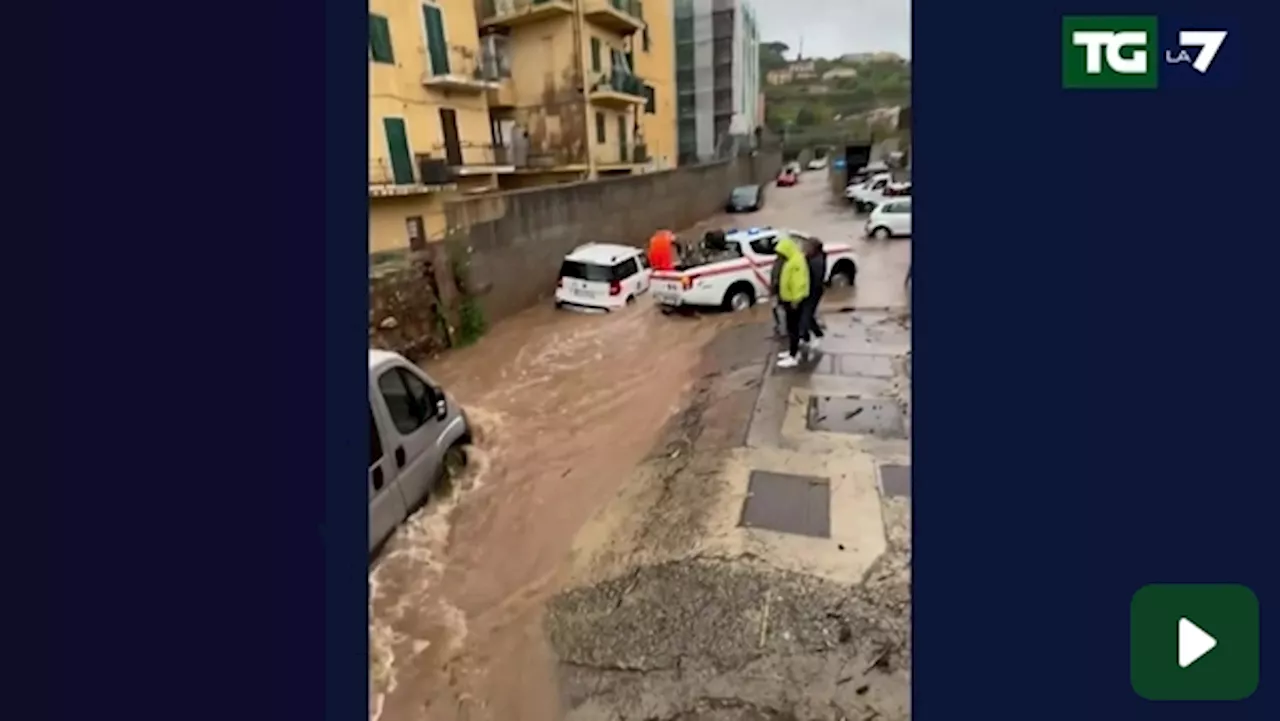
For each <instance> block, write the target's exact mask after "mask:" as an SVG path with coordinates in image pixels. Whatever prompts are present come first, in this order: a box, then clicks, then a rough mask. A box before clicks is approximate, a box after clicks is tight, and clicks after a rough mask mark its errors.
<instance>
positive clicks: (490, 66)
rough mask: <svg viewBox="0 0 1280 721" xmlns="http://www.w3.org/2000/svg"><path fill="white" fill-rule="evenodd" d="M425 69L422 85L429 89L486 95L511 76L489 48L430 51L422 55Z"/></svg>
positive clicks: (458, 46) (457, 47)
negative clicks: (488, 89)
mask: <svg viewBox="0 0 1280 721" xmlns="http://www.w3.org/2000/svg"><path fill="white" fill-rule="evenodd" d="M422 56H423V62H424V67H425V68H426V69H425V71H424V72H423V74H422V84H423V85H425V86H427V87H432V88H440V89H448V90H458V91H469V92H477V93H478V92H483V91H484V90H485V89H486V88H488V87H492V86H493V84H494V83H496V82H498V80H499V79H501V78H502V77H503V72H504V71H505V72H506V76H507V77H510V75H511V69H510V66H509V65H507V64H504V63H502V62H501V61H500V58H499V57H498V56H497V55H495V54H494V53H492V52H490V51H488V49H486V48H475V47H467V46H464V45H450V46H448V47H444V48H427V49H426V50H424V51H423V52H422Z"/></svg>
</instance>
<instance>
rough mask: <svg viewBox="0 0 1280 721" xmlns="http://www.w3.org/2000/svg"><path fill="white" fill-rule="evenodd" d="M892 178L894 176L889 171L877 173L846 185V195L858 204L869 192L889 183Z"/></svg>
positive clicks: (846, 197)
mask: <svg viewBox="0 0 1280 721" xmlns="http://www.w3.org/2000/svg"><path fill="white" fill-rule="evenodd" d="M892 179H893V176H892V175H890V174H889V173H876V174H875V175H872V176H870V177H868V178H867V179H866V180H864V181H862V182H861V183H857V184H853V185H849V186H846V187H845V189H844V197H845V199H846V200H848V201H849V202H851V203H853V204H854V205H855V206H856V205H858V204H859V203H860V202H862V198H864V197H866V196H867V195H868V194H869V193H871V192H873V191H875V190H878V189H880V188H883V187H884V186H886V185H888V184H889V181H890V180H892Z"/></svg>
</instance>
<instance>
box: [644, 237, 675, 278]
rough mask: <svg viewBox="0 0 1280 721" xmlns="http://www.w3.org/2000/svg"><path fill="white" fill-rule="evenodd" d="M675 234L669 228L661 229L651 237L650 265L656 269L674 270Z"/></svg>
mask: <svg viewBox="0 0 1280 721" xmlns="http://www.w3.org/2000/svg"><path fill="white" fill-rule="evenodd" d="M674 246H675V234H674V233H672V232H671V231H669V230H659V231H658V232H656V233H654V234H653V237H652V238H649V267H650V268H653V269H654V270H674V269H675V267H676V258H675V248H674Z"/></svg>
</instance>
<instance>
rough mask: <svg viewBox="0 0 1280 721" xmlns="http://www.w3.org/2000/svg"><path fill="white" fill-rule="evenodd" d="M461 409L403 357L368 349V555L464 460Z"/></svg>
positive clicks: (467, 437)
mask: <svg viewBox="0 0 1280 721" xmlns="http://www.w3.org/2000/svg"><path fill="white" fill-rule="evenodd" d="M470 442H471V429H470V428H469V427H468V425H467V417H466V415H465V414H464V413H463V412H462V408H461V407H460V406H459V405H458V404H457V403H456V402H455V401H454V400H453V398H451V397H449V395H448V394H447V393H445V392H444V389H442V388H441V387H440V386H439V385H438V384H437V383H435V382H434V381H432V380H431V378H430V377H429V376H428V375H427V374H426V373H424V372H423V371H422V369H420V368H418V367H417V366H415V365H414V364H412V363H410V362H409V361H408V360H406V359H405V358H404V357H403V356H401V355H399V354H397V353H391V352H389V351H382V350H370V351H369V553H370V554H371V555H372V554H373V553H375V552H376V551H377V550H378V548H380V547H381V545H382V543H383V542H384V541H386V540H387V538H388V537H389V536H390V535H391V532H392V531H394V530H395V529H396V527H397V526H399V525H400V523H401V522H402V521H404V519H406V518H408V517H409V514H410V513H412V512H413V511H414V510H416V509H417V508H418V507H420V506H421V505H422V504H423V503H425V502H426V500H427V498H428V497H429V496H430V495H431V491H432V489H434V488H435V486H436V484H437V483H438V482H439V481H440V479H441V478H442V477H443V476H444V475H445V473H446V472H452V471H454V470H456V468H458V467H460V466H461V464H462V463H464V462H465V456H464V454H463V452H462V447H463V446H464V445H466V444H467V443H470Z"/></svg>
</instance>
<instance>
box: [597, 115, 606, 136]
mask: <svg viewBox="0 0 1280 721" xmlns="http://www.w3.org/2000/svg"><path fill="white" fill-rule="evenodd" d="M596 142H597V143H604V142H605V135H604V113H596Z"/></svg>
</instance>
